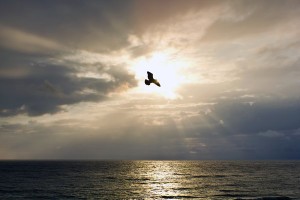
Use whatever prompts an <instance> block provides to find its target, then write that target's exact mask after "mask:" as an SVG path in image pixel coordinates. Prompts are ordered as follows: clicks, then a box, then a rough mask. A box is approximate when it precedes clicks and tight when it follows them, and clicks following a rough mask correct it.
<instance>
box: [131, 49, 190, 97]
mask: <svg viewBox="0 0 300 200" xmlns="http://www.w3.org/2000/svg"><path fill="white" fill-rule="evenodd" d="M186 65H187V63H186V62H185V61H184V60H182V59H181V60H180V59H178V58H177V57H176V56H174V53H173V52H171V51H157V52H153V53H152V54H151V55H150V56H148V57H142V58H139V59H138V60H136V61H135V63H134V65H133V71H134V73H135V75H136V78H137V79H138V81H139V85H138V88H137V90H138V92H144V93H152V94H157V95H160V96H163V97H164V98H167V99H175V98H178V97H179V95H178V94H177V93H176V90H177V89H178V88H179V87H180V85H181V84H182V83H183V82H184V76H183V75H182V73H181V70H182V69H183V68H184V67H185V66H186ZM147 71H150V72H152V73H153V75H154V78H155V79H157V80H158V81H159V82H160V84H161V87H157V86H156V85H152V84H151V85H150V86H147V85H145V83H144V80H145V78H147Z"/></svg>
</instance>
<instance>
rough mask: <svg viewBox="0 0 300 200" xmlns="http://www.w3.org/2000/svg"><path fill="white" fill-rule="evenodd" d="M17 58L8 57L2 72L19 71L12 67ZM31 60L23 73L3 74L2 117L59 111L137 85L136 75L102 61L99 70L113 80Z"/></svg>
mask: <svg viewBox="0 0 300 200" xmlns="http://www.w3.org/2000/svg"><path fill="white" fill-rule="evenodd" d="M16 60H17V61H15V60H8V61H7V64H6V65H4V66H2V67H1V68H2V69H1V70H0V71H4V72H5V71H7V72H9V71H18V70H19V69H20V68H19V67H13V66H14V64H15V63H18V59H16ZM29 60H31V58H29ZM32 62H33V63H32V64H29V65H26V64H25V65H24V64H23V66H22V68H21V69H22V70H23V71H26V73H24V74H22V76H11V75H10V74H9V73H2V74H1V76H0V77H1V79H0V82H1V86H0V91H1V94H2V98H1V100H0V105H1V108H0V110H1V115H2V116H10V115H16V114H21V113H27V114H28V115H33V116H34V115H41V114H47V113H56V112H58V111H61V110H62V108H61V106H62V105H70V104H75V103H79V102H86V101H101V100H104V99H107V97H108V95H109V94H110V93H112V92H117V91H123V90H126V89H128V88H131V87H134V86H135V85H136V81H135V78H134V76H133V75H132V74H129V73H128V72H127V71H126V70H124V69H123V67H120V66H106V65H105V64H100V63H99V64H98V65H99V66H98V67H96V68H97V69H98V71H97V73H98V74H100V75H102V74H107V76H109V77H110V79H106V78H105V77H101V76H100V77H88V76H87V77H82V76H77V74H79V73H80V71H79V70H78V69H76V67H73V66H70V65H69V64H66V63H61V64H60V65H58V64H51V63H48V62H45V61H44V62H42V63H38V62H36V61H35V59H33V60H32ZM10 64H11V65H10ZM73 64H75V63H73ZM85 67H88V66H87V65H85Z"/></svg>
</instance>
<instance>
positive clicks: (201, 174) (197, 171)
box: [0, 161, 300, 200]
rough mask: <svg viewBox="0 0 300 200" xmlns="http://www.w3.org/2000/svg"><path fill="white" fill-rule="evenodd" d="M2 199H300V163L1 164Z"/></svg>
mask: <svg viewBox="0 0 300 200" xmlns="http://www.w3.org/2000/svg"><path fill="white" fill-rule="evenodd" d="M0 199H216V200H218V199H241V200H246V199H249V200H250V199H251V200H255V199H262V200H266V199H282V200H283V199H300V161H0Z"/></svg>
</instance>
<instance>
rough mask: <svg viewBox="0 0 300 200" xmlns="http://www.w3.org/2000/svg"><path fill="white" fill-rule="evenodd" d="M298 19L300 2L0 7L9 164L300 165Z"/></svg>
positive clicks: (13, 3)
mask: <svg viewBox="0 0 300 200" xmlns="http://www.w3.org/2000/svg"><path fill="white" fill-rule="evenodd" d="M299 19H300V1H298V0H285V1H282V0H280V1H277V0H251V1H250V0H222V1H214V0H207V1H206V0H172V1H171V0H170V1H160V0H151V1H148V0H126V1H124V0H110V1H104V0H97V1H96V0H95V1H93V0H90V1H79V0H73V1H72V2H70V1H67V0H53V1H39V0H27V1H23V0H1V1H0V159H46V160H49V159H50V160H51V159H69V160H74V159H76V160H77V159H79V160H81V159H83V160H95V159H99V160H101V159H112V160H115V159H143V160H146V159H158V160H165V159H166V160H177V159H180V160H181V159H184V160H195V159H199V160H219V159H221V160H226V159H230V160H231V159H233V160H248V159H253V160H261V159H300V145H299V144H300V90H299V86H300V78H299V76H300V37H299V35H300V29H299V27H300V20H299ZM147 71H151V72H152V73H153V74H154V78H157V79H158V80H159V81H160V84H161V87H157V86H156V85H154V84H151V85H150V86H147V85H145V84H144V79H145V78H147Z"/></svg>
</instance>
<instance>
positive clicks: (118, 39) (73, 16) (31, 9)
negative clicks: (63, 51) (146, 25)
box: [0, 0, 132, 52]
mask: <svg viewBox="0 0 300 200" xmlns="http://www.w3.org/2000/svg"><path fill="white" fill-rule="evenodd" d="M131 4H132V3H131V2H130V1H126V2H124V1H120V0H113V1H109V2H108V1H89V2H84V1H77V0H75V1H72V3H70V2H69V1H59V2H56V3H55V2H39V1H35V0H30V1H28V2H23V1H20V0H13V1H1V3H0V9H1V12H0V24H3V25H6V26H10V27H12V28H18V29H20V30H22V31H24V32H28V33H31V34H34V35H38V36H40V37H44V38H48V39H50V40H52V41H55V42H57V43H60V44H62V45H64V46H67V47H69V48H81V49H85V50H89V51H98V52H99V51H110V50H112V49H118V48H120V47H121V46H124V45H126V44H127V34H126V33H127V32H128V28H130V27H131V26H130V21H128V20H129V19H130V17H128V16H129V15H130V8H131Z"/></svg>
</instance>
